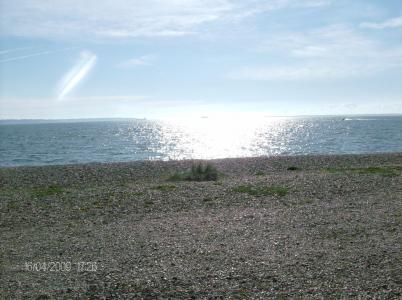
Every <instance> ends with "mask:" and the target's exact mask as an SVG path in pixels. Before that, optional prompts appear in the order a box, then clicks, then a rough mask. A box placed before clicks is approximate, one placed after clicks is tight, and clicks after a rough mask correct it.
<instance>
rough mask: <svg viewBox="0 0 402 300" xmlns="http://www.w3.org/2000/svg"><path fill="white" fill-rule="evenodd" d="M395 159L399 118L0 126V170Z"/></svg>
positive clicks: (400, 144)
mask: <svg viewBox="0 0 402 300" xmlns="http://www.w3.org/2000/svg"><path fill="white" fill-rule="evenodd" d="M385 152H402V116H335V117H328V116H327V117H319V116H314V117H247V118H246V117H244V118H243V117H241V116H235V117H217V116H215V117H207V116H205V117H193V118H187V119H185V118H183V119H171V120H163V121H155V120H146V119H122V120H118V119H117V120H116V119H114V120H64V121H63V120H52V121H23V122H22V121H2V122H0V166H1V167H11V166H40V165H60V164H76V163H92V162H127V161H135V160H174V159H214V158H226V157H252V156H273V155H306V154H358V153H359V154H361V153H385Z"/></svg>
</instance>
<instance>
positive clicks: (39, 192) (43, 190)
mask: <svg viewBox="0 0 402 300" xmlns="http://www.w3.org/2000/svg"><path fill="white" fill-rule="evenodd" d="M62 192H63V189H62V188H61V187H60V186H56V185H52V186H48V187H37V188H34V189H33V191H32V195H33V196H34V197H36V198H43V197H47V196H52V195H57V194H61V193H62Z"/></svg>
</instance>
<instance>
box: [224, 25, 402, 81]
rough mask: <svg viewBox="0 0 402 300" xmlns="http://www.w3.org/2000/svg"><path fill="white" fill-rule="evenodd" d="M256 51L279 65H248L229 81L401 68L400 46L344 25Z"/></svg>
mask: <svg viewBox="0 0 402 300" xmlns="http://www.w3.org/2000/svg"><path fill="white" fill-rule="evenodd" d="M258 52H260V53H267V54H270V55H272V56H273V55H276V56H278V57H279V58H280V59H278V61H279V62H286V63H283V64H282V65H279V66H277V65H276V66H258V67H253V66H248V67H243V68H240V69H238V70H235V71H232V72H230V73H229V74H228V75H227V77H229V78H231V79H246V80H303V79H306V80H310V79H336V78H349V77H360V76H367V75H372V74H374V73H377V72H381V71H385V70H388V69H392V68H397V67H401V66H402V45H400V46H393V47H390V46H389V45H385V44H383V43H380V42H378V41H376V40H373V39H369V38H367V37H364V36H362V35H360V34H359V33H358V32H356V31H355V30H354V29H352V28H350V27H347V26H330V27H325V28H321V29H316V30H312V31H309V32H304V33H303V34H301V33H300V34H290V35H283V36H280V37H278V38H271V40H270V41H269V42H265V43H263V45H262V46H260V47H259V48H258Z"/></svg>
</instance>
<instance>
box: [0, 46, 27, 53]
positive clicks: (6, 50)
mask: <svg viewBox="0 0 402 300" xmlns="http://www.w3.org/2000/svg"><path fill="white" fill-rule="evenodd" d="M32 48H34V47H20V48H14V49H5V50H0V55H3V54H7V53H13V52H18V51H22V50H27V49H32Z"/></svg>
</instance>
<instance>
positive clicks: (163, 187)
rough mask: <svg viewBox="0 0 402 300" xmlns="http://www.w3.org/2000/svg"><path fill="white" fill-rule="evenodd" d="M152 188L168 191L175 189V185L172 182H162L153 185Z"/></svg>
mask: <svg viewBox="0 0 402 300" xmlns="http://www.w3.org/2000/svg"><path fill="white" fill-rule="evenodd" d="M153 189H154V190H158V191H162V192H169V191H172V190H174V189H176V186H175V185H172V184H162V185H157V186H155V187H153Z"/></svg>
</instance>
